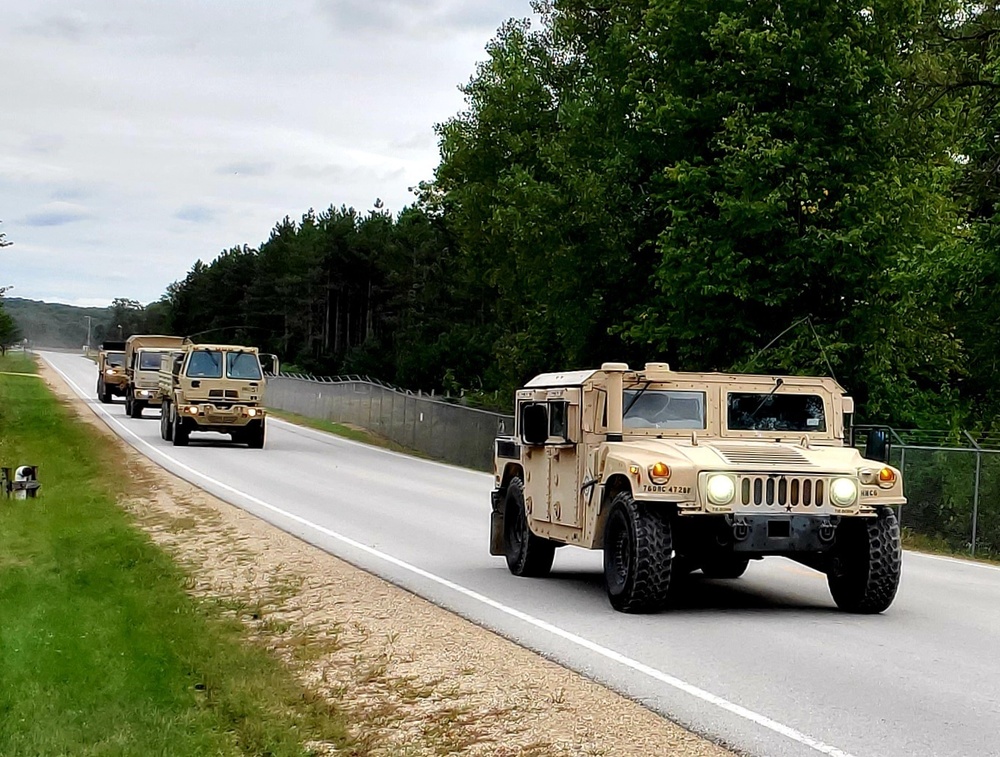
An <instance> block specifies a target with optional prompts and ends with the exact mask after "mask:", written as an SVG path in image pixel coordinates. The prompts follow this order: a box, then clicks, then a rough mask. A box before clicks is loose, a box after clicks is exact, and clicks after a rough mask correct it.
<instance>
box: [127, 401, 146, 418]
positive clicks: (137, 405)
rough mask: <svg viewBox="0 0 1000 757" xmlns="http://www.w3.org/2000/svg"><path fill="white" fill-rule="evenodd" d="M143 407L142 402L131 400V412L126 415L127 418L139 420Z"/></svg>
mask: <svg viewBox="0 0 1000 757" xmlns="http://www.w3.org/2000/svg"><path fill="white" fill-rule="evenodd" d="M144 405H145V403H144V402H142V401H140V400H137V399H133V400H132V408H131V410H129V413H128V416H129V418H141V417H142V408H143V406H144Z"/></svg>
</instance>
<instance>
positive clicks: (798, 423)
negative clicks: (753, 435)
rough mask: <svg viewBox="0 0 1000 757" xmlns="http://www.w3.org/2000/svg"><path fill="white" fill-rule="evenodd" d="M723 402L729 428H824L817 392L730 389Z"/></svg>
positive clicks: (822, 410)
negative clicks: (725, 400)
mask: <svg viewBox="0 0 1000 757" xmlns="http://www.w3.org/2000/svg"><path fill="white" fill-rule="evenodd" d="M779 392H780V390H779ZM727 405H728V407H729V412H728V423H729V430H730V431H813V432H823V431H826V413H825V411H824V409H823V398H822V397H821V396H819V395H817V394H780V393H774V394H770V395H768V394H767V393H766V392H730V393H729V397H728V400H727Z"/></svg>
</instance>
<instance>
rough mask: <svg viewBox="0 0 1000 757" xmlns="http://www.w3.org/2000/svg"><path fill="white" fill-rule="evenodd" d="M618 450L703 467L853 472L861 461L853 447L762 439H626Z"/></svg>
mask: <svg viewBox="0 0 1000 757" xmlns="http://www.w3.org/2000/svg"><path fill="white" fill-rule="evenodd" d="M618 450H619V455H621V456H622V457H630V456H634V457H636V458H639V457H640V456H641V457H642V461H641V462H648V461H647V460H646V458H647V457H649V458H650V459H651V458H653V457H655V458H660V459H663V461H664V462H670V461H671V460H673V461H675V464H676V462H680V460H678V458H681V459H682V460H686V461H688V462H690V463H691V464H693V465H694V466H695V467H697V468H699V469H702V470H714V469H726V470H753V471H761V470H765V471H766V470H774V471H788V470H795V471H798V470H801V471H814V472H817V473H819V472H824V471H825V472H853V471H855V470H857V468H859V467H861V466H862V465H864V460H863V458H862V457H861V454H860V453H859V452H858V451H857V450H856V449H854V448H853V447H821V446H818V445H814V446H811V447H802V446H799V445H798V444H787V443H783V442H781V443H779V442H775V441H765V440H761V441H756V440H753V441H745V440H742V439H738V440H737V439H713V440H711V441H706V440H699V441H698V443H697V444H692V442H691V440H690V439H683V440H682V439H676V438H672V439H650V440H648V441H638V440H636V439H629V440H628V442H626V443H624V444H623V445H622V446H621V447H619V448H618Z"/></svg>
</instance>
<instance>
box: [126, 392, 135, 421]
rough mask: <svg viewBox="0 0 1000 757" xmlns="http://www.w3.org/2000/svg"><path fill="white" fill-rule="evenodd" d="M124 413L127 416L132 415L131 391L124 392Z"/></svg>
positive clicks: (130, 416)
mask: <svg viewBox="0 0 1000 757" xmlns="http://www.w3.org/2000/svg"><path fill="white" fill-rule="evenodd" d="M125 415H127V416H128V417H129V418H132V417H134V416H133V415H132V393H131V392H125Z"/></svg>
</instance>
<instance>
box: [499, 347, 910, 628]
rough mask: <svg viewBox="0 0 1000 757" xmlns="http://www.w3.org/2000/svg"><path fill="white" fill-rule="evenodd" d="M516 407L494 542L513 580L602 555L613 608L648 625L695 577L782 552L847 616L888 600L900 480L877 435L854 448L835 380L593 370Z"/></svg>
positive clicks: (527, 396) (895, 566)
mask: <svg viewBox="0 0 1000 757" xmlns="http://www.w3.org/2000/svg"><path fill="white" fill-rule="evenodd" d="M516 404H517V407H516V415H515V433H514V436H511V437H500V438H498V439H497V440H496V449H495V465H494V473H495V477H496V478H495V484H496V489H495V490H494V492H493V513H492V522H491V540H490V553H491V554H494V555H504V556H506V558H507V565H508V567H509V568H510V570H511V572H512V573H514V574H515V575H519V576H541V575H545V574H547V573H548V571H549V569H550V568H551V565H552V560H553V553H554V550H555V547H557V546H562V545H565V544H572V545H577V546H581V547H585V548H587V549H603V550H604V574H605V584H606V588H607V592H608V596H609V598H610V600H611V604H612V605H613V606H614V607H615V609H618V610H621V611H625V612H646V611H655V610H658V609H661V608H663V607H665V606H666V605H667V604H668V603H669V598H670V594H669V590H670V587H671V584H673V583H676V582H677V580H678V579H679V578H680V577H682V576H684V575H686V574H688V573H691V572H693V571H695V570H699V569H700V570H701V571H702V573H704V574H705V575H706V576H708V577H711V578H737V577H739V576H740V575H742V573H743V572H744V571H745V570H746V568H747V565H748V562H749V561H750V560H752V559H760V558H762V557H765V556H768V555H784V556H786V557H790V558H792V559H794V560H797V561H799V562H801V563H803V564H805V565H808V566H810V567H812V568H815V569H817V570H820V571H822V572H824V573H826V574H827V576H828V583H829V586H830V590H831V593H832V594H833V598H834V600H835V601H836V603H837V605H838V606H839V607H840V608H842V609H844V610H848V611H852V612H864V613H872V612H881V611H883V610H885V609H886V608H887V607H888V606H889V605H890V604H891V603H892V600H893V598H894V597H895V594H896V589H897V586H898V583H899V571H900V543H899V525H898V523H897V520H896V516H895V513H894V512H893V510H892V509H891V508H892V506H895V505H901V504H903V503H904V502H905V501H906V500H905V498H904V497H903V482H902V478H901V476H900V472H899V470H897V469H896V468H893V467H891V466H889V465H886V464H885V462H884V460H885V459H886V458H887V457H888V454H887V451H888V448H887V445H886V444H885V439H884V438H883V439H880V438H879V436H878V435H877V434H875V435H872V436H870V437H869V441H870V442H873V443H872V444H871V445H870V450H869V451H866V455H867V456H868V457H875V456H878V457H879V458H880V459H866V458H865V457H862V456H861V454H860V453H859V452H858V451H857V450H856V449H855V448H854V447H853V446H851V441H852V440H851V436H852V434H851V427H850V423H851V417H852V414H853V412H854V402H853V400H852V399H851V398H850V397H847V396H845V394H844V390H843V389H842V388H841V387H840V386H839V385H838V384H837V383H836V382H835V381H834V380H833V379H830V378H813V377H804V376H780V377H778V376H753V375H734V374H722V373H678V372H674V371H671V370H670V368H669V366H667V365H666V364H663V363H649V364H647V365H646V367H645V368H644V369H643V370H630V369H629V367H628V366H627V365H625V364H622V363H605V364H604V365H603V366H602V367H601V369H600V370H586V371H572V372H567V373H549V374H544V375H541V376H538V377H536V378H535V379H533V380H532V381H530V382H529V383H528V384H527V386H525V387H524V388H523V389H521V390H519V391H518V392H517V395H516ZM879 444H881V448H877V446H876V445H879Z"/></svg>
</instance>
